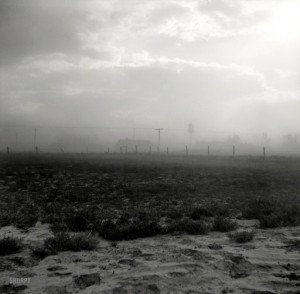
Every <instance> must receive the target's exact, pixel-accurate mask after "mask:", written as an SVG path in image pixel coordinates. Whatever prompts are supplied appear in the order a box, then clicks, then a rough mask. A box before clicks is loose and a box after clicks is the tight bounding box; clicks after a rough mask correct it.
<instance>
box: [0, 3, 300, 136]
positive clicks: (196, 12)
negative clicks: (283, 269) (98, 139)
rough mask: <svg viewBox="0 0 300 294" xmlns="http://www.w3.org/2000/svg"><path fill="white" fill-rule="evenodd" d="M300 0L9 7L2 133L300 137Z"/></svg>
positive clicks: (2, 38)
mask: <svg viewBox="0 0 300 294" xmlns="http://www.w3.org/2000/svg"><path fill="white" fill-rule="evenodd" d="M299 15H300V1H299V0H295V1H293V0H163V1H159V0H116V1H114V0H99V1H89V0H82V1H79V0H72V1H71V0H69V1H66V0H51V1H50V0H48V1H46V0H26V1H25V0H0V87H1V89H0V91H1V92H0V125H3V124H6V125H8V124H27V125H98V126H103V127H165V128H187V125H188V123H193V124H194V125H195V129H196V130H197V131H198V132H200V131H201V130H203V131H232V132H258V133H260V132H264V131H266V132H277V131H278V132H279V133H281V132H299V130H300V95H299V94H300V83H299V82H300V77H299V72H300V71H299V69H300V17H299Z"/></svg>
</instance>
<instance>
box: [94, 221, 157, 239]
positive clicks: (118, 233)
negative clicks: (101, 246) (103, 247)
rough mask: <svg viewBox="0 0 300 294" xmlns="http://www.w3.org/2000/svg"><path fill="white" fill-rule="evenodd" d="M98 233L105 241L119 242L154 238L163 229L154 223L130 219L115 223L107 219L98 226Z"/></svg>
mask: <svg viewBox="0 0 300 294" xmlns="http://www.w3.org/2000/svg"><path fill="white" fill-rule="evenodd" d="M98 233H99V235H100V236H101V237H103V238H105V239H107V240H111V241H119V240H132V239H137V238H145V237H151V236H155V235H158V234H161V233H163V229H162V227H161V226H160V225H159V224H158V223H157V222H156V221H150V220H139V219H132V220H130V221H129V220H128V221H126V222H121V223H120V222H117V223H116V222H114V221H112V220H110V219H109V220H106V221H103V222H102V223H101V224H100V226H99V227H98Z"/></svg>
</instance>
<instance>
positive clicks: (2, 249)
mask: <svg viewBox="0 0 300 294" xmlns="http://www.w3.org/2000/svg"><path fill="white" fill-rule="evenodd" d="M22 247H23V245H22V242H21V239H19V238H15V237H11V236H4V237H2V238H1V239H0V255H9V254H14V253H18V252H20V251H21V250H22Z"/></svg>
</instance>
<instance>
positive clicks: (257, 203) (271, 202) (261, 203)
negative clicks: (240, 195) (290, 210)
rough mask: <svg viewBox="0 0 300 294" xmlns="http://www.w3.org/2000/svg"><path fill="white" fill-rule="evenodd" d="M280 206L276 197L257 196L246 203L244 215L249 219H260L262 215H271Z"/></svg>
mask: <svg viewBox="0 0 300 294" xmlns="http://www.w3.org/2000/svg"><path fill="white" fill-rule="evenodd" d="M277 206H278V203H277V202H276V201H275V199H271V198H261V197H257V198H255V199H253V200H251V201H250V202H249V203H248V205H246V208H245V210H244V211H243V217H245V218H247V219H260V218H261V217H262V216H266V215H270V214H272V213H273V212H274V211H275V210H276V207H277Z"/></svg>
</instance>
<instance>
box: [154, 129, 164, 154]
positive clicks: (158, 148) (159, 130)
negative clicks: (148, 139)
mask: <svg viewBox="0 0 300 294" xmlns="http://www.w3.org/2000/svg"><path fill="white" fill-rule="evenodd" d="M162 130H163V128H157V129H155V131H158V146H157V150H158V152H160V132H161V131H162Z"/></svg>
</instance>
